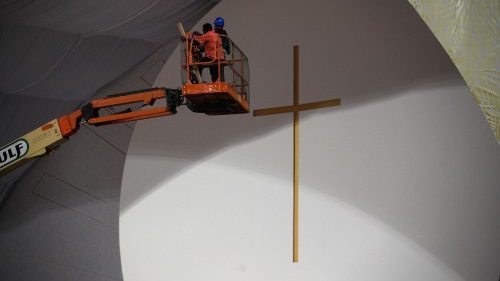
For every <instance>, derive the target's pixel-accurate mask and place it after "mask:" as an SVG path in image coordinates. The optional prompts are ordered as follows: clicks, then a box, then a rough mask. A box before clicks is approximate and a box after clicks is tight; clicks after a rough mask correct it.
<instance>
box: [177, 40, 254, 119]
mask: <svg viewBox="0 0 500 281" xmlns="http://www.w3.org/2000/svg"><path fill="white" fill-rule="evenodd" d="M187 35H188V36H186V37H187V40H184V41H183V44H182V51H181V73H182V74H181V76H182V84H183V86H182V94H183V96H184V98H185V100H186V104H187V106H188V107H189V109H190V110H192V111H194V112H200V113H205V114H208V115H224V114H238V113H248V112H250V103H249V100H250V89H249V81H250V73H249V67H248V58H247V56H246V55H245V54H244V53H243V52H242V51H241V49H240V48H238V46H236V44H234V42H233V41H232V40H231V39H230V38H229V37H227V36H224V35H219V38H218V39H220V40H217V44H220V47H221V48H220V49H222V50H223V52H224V54H221V55H219V58H220V59H213V60H207V59H204V58H203V54H202V50H200V49H201V48H200V47H199V45H198V42H196V36H189V34H187ZM222 46H224V48H222ZM217 47H219V45H218V46H217ZM209 81H210V82H209Z"/></svg>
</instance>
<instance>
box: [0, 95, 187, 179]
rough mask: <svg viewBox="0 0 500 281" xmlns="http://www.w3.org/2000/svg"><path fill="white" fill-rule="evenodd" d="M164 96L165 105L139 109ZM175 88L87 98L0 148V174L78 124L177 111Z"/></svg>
mask: <svg viewBox="0 0 500 281" xmlns="http://www.w3.org/2000/svg"><path fill="white" fill-rule="evenodd" d="M159 99H166V106H163V107H153V108H148V109H142V108H143V107H145V106H151V105H153V104H154V103H155V102H156V101H157V100H159ZM183 100H184V98H183V95H182V91H181V90H178V89H167V88H153V89H146V90H141V91H135V92H129V93H123V94H118V95H113V96H109V97H106V98H103V99H97V100H93V101H90V102H89V103H87V104H86V105H85V106H83V107H82V108H80V109H78V110H75V111H74V112H72V113H70V114H68V115H64V116H61V117H59V118H57V119H54V120H52V121H50V122H48V123H46V124H44V125H42V126H41V127H39V128H37V129H35V130H33V131H31V132H29V133H27V134H26V135H24V136H22V137H20V138H18V139H16V140H14V141H12V142H10V143H9V144H7V145H5V146H3V147H1V148H0V176H2V175H4V174H6V173H8V172H9V171H11V170H13V169H15V168H16V167H18V166H20V165H22V164H23V163H25V162H27V161H29V160H30V159H33V158H36V157H40V156H43V155H46V154H47V153H48V152H49V151H51V150H53V149H55V148H57V147H58V146H59V145H60V144H62V143H63V142H65V141H66V140H67V139H68V138H69V137H70V136H71V135H73V134H74V133H76V132H77V131H78V129H79V128H80V123H88V124H90V125H93V126H101V125H108V124H115V123H122V122H128V121H134V120H141V119H147V118H153V117H159V116H166V115H173V114H175V113H177V110H176V109H177V107H178V106H180V105H182V103H183ZM126 104H135V105H136V106H135V107H132V108H127V109H125V110H122V111H120V112H117V113H112V114H108V115H104V116H101V115H100V113H99V110H101V109H105V108H108V107H112V106H117V105H126Z"/></svg>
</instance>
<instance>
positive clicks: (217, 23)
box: [214, 17, 224, 27]
mask: <svg viewBox="0 0 500 281" xmlns="http://www.w3.org/2000/svg"><path fill="white" fill-rule="evenodd" d="M214 25H215V26H218V27H221V26H224V19H223V18H222V17H217V18H216V19H215V20H214Z"/></svg>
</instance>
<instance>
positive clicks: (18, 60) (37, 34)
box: [0, 25, 78, 94]
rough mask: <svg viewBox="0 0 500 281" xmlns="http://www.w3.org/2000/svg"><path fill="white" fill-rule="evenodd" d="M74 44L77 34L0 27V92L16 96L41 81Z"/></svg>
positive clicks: (17, 27)
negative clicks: (15, 94)
mask: <svg viewBox="0 0 500 281" xmlns="http://www.w3.org/2000/svg"><path fill="white" fill-rule="evenodd" d="M77 42H78V35H75V34H70V33H62V32H56V31H53V30H48V29H42V28H36V27H25V26H16V25H2V26H0V91H2V92H5V93H10V94H13V93H17V92H20V91H22V90H23V89H25V88H27V87H29V86H30V85H33V84H36V83H37V81H39V80H42V79H44V77H46V76H47V75H48V74H49V73H50V71H51V70H52V69H53V68H54V67H55V66H57V65H58V64H59V63H60V61H61V60H62V58H64V57H65V56H66V55H67V53H68V52H69V51H70V50H71V49H72V47H74V46H75V44H76V43H77Z"/></svg>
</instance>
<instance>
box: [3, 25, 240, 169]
mask: <svg viewBox="0 0 500 281" xmlns="http://www.w3.org/2000/svg"><path fill="white" fill-rule="evenodd" d="M181 29H182V31H181ZM179 30H180V31H181V33H182V34H184V35H186V34H185V33H184V32H183V28H182V25H180V24H179ZM187 35H189V33H188V34H187ZM227 40H228V41H229V42H230V49H229V51H228V54H226V55H225V59H219V60H214V61H211V62H196V60H195V59H193V56H192V46H193V43H194V41H193V39H187V40H183V43H182V47H183V48H182V49H183V51H182V54H181V56H182V61H183V63H182V65H181V70H182V84H183V86H182V88H179V89H169V88H152V89H145V90H140V91H134V92H128V93H122V94H117V95H112V96H108V97H106V98H102V99H96V100H92V101H90V102H89V103H87V104H86V105H84V106H83V107H82V108H80V109H77V110H75V111H74V112H72V113H70V114H68V115H64V116H62V117H59V118H57V119H54V120H52V121H50V122H48V123H46V124H44V125H42V126H41V127H39V128H37V129H35V130H33V131H31V132H29V133H27V134H26V135H24V136H22V137H20V138H18V139H16V140H14V141H12V142H10V143H9V144H7V145H5V146H3V147H2V148H0V176H2V175H4V174H6V173H8V172H9V171H12V170H13V169H15V168H16V167H19V166H20V165H22V164H24V163H25V162H27V161H29V160H31V159H34V158H37V157H41V156H43V155H46V154H47V153H48V152H50V151H51V150H53V149H56V148H57V147H59V146H60V145H61V144H62V143H63V142H65V141H66V140H68V138H69V137H70V136H71V135H73V134H74V133H76V132H77V131H78V129H79V127H80V124H82V123H87V124H89V125H93V126H102V125H109V124H115V123H122V122H128V121H135V120H142V119H147V118H154V117H161V116H169V115H173V114H176V113H177V108H178V107H179V106H182V105H187V107H188V108H189V109H190V110H191V111H193V112H197V113H205V114H208V115H222V114H239V113H248V112H249V111H250V104H249V78H248V77H249V76H248V74H249V73H248V59H247V57H246V56H245V54H244V53H243V52H242V51H241V50H240V49H239V48H238V47H237V46H236V44H234V43H233V42H232V41H231V40H230V39H229V38H227ZM214 65H216V66H217V69H218V72H219V73H218V74H219V79H218V80H217V81H215V82H211V83H205V82H203V76H202V75H201V74H200V73H199V71H198V69H197V68H198V67H202V66H203V67H205V66H207V67H209V66H212V67H213V66H214ZM196 72H197V73H196ZM223 72H224V73H223ZM191 75H196V76H197V77H198V78H199V79H198V81H199V83H196V84H194V83H193V82H191V79H190V78H191V77H190V76H191ZM221 76H222V77H225V78H226V79H225V81H222V80H221V78H220V77H221ZM159 99H166V106H161V107H152V106H153V105H154V103H155V102H156V101H157V100H159ZM123 105H134V106H132V107H130V108H127V109H125V110H122V111H120V112H117V113H112V114H108V115H101V112H100V111H101V110H102V109H105V108H110V107H113V106H123Z"/></svg>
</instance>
